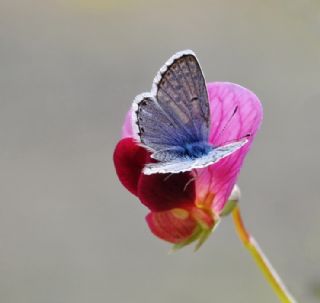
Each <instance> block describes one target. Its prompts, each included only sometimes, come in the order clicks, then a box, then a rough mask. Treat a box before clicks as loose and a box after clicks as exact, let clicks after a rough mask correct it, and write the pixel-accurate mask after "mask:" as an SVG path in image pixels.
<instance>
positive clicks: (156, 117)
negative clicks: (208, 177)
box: [132, 50, 248, 175]
mask: <svg viewBox="0 0 320 303" xmlns="http://www.w3.org/2000/svg"><path fill="white" fill-rule="evenodd" d="M213 110H214V109H213ZM132 125H133V130H134V135H135V138H136V139H137V141H138V142H139V144H141V145H142V146H143V147H145V148H146V149H147V150H149V151H150V152H151V158H153V159H155V160H157V162H156V163H149V164H146V165H145V167H144V169H143V173H144V174H146V175H151V174H156V173H172V174H174V173H180V172H186V171H191V170H192V169H196V168H204V167H207V166H209V165H211V164H214V163H216V162H218V161H219V160H221V159H223V158H225V157H227V156H229V155H230V154H232V153H234V152H235V151H236V150H238V149H239V148H241V147H242V146H243V145H245V144H246V143H247V142H248V139H246V138H242V139H241V140H238V141H233V142H231V143H228V144H224V145H221V146H213V145H212V144H211V143H209V141H208V140H209V132H210V108H209V101H208V93H207V88H206V84H205V79H204V76H203V73H202V70H201V67H200V64H199V62H198V60H197V58H196V55H195V54H194V52H193V51H191V50H184V51H181V52H178V53H176V54H175V55H173V56H172V57H171V58H170V59H169V60H168V61H167V62H166V63H165V65H164V66H163V67H162V68H161V69H160V70H159V72H158V74H157V75H156V77H155V79H154V81H153V85H152V89H151V92H149V93H142V94H140V95H138V96H137V97H136V98H135V99H134V101H133V104H132Z"/></svg>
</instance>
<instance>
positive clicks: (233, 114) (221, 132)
mask: <svg viewBox="0 0 320 303" xmlns="http://www.w3.org/2000/svg"><path fill="white" fill-rule="evenodd" d="M237 111H238V105H237V106H236V107H235V108H234V110H233V113H232V115H231V116H230V118H229V119H228V121H227V122H226V124H225V125H224V127H223V128H222V130H221V131H220V133H219V134H218V136H217V138H220V137H221V136H222V135H223V133H224V131H225V130H226V129H227V128H228V126H229V124H230V122H231V120H232V118H233V117H234V116H235V114H236V113H237Z"/></svg>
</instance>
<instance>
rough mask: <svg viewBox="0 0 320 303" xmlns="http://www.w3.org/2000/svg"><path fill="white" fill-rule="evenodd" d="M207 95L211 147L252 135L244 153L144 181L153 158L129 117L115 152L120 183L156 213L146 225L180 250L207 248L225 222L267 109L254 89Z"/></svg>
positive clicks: (228, 86) (219, 89) (213, 88)
mask: <svg viewBox="0 0 320 303" xmlns="http://www.w3.org/2000/svg"><path fill="white" fill-rule="evenodd" d="M207 90H208V96H209V103H210V113H211V127H210V135H209V142H210V143H212V144H213V145H214V146H219V145H222V144H225V143H227V142H230V141H234V140H237V139H240V138H243V137H245V136H246V135H248V134H250V137H248V140H249V142H248V143H247V144H246V145H244V146H243V147H241V148H240V149H239V150H237V151H236V152H234V153H233V154H231V155H230V156H228V157H226V158H224V159H222V160H220V161H219V162H217V163H215V164H213V165H211V166H208V167H206V168H202V169H196V170H193V171H192V172H186V173H180V174H175V175H173V176H171V177H168V176H167V175H164V174H156V175H150V176H147V175H144V174H143V173H142V169H143V167H144V165H145V164H146V163H148V162H151V158H150V155H149V152H148V151H147V150H145V149H144V148H143V147H141V146H139V145H138V144H137V143H136V142H135V141H134V140H133V131H132V122H131V113H130V111H129V113H128V114H127V116H126V119H125V123H124V125H123V128H122V138H123V139H122V140H120V141H119V143H118V145H117V147H116V149H115V152H114V163H115V168H116V172H117V174H118V177H119V179H120V181H121V182H122V184H123V185H124V186H125V187H126V188H127V189H128V190H129V191H130V192H131V193H133V194H134V195H136V196H137V197H138V198H139V199H140V201H141V202H142V203H143V204H144V205H145V206H147V207H148V208H149V210H150V213H149V214H148V215H147V217H146V221H147V223H148V225H149V228H150V229H151V231H152V232H153V233H154V234H155V235H156V236H158V237H159V238H161V239H163V240H166V241H168V242H171V243H174V244H176V245H177V246H183V245H185V244H189V243H191V242H193V241H194V240H198V241H199V242H198V245H201V243H203V241H204V240H205V239H206V238H207V236H208V235H209V233H210V232H211V230H212V229H213V227H214V226H215V225H216V223H217V222H218V221H219V219H220V215H221V213H222V211H223V209H224V207H225V204H226V202H227V200H228V198H229V196H230V193H231V191H232V188H233V187H234V185H235V183H236V179H237V176H238V174H239V172H240V168H241V166H242V164H243V160H244V158H245V156H246V154H247V153H248V151H249V149H250V147H251V145H252V142H253V139H254V137H255V135H256V132H257V130H258V129H259V127H260V124H261V121H262V107H261V103H260V101H259V99H258V98H257V97H256V96H255V95H254V94H253V93H252V92H251V91H249V90H248V89H246V88H243V87H241V86H239V85H236V84H232V83H224V82H215V83H209V84H207ZM235 109H237V111H236V113H235V114H234V116H232V115H233V113H234V111H235ZM193 180H195V181H194V182H192V181H193ZM187 184H188V185H187Z"/></svg>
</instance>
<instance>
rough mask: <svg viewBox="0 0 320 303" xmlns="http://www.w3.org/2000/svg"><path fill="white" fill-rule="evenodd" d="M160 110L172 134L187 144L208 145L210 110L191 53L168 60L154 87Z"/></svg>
mask: <svg viewBox="0 0 320 303" xmlns="http://www.w3.org/2000/svg"><path fill="white" fill-rule="evenodd" d="M154 87H155V89H154V91H155V92H156V99H157V102H158V104H159V105H160V107H161V108H162V109H163V110H164V111H165V112H166V113H167V114H168V116H169V117H170V118H171V119H172V120H173V121H174V123H175V125H176V129H175V133H176V132H179V133H181V134H184V136H186V137H187V141H186V142H187V143H188V141H189V142H202V141H204V142H207V140H208V133H209V124H210V110H209V102H208V95H207V90H206V85H205V80H204V77H203V74H202V71H201V68H200V65H199V63H198V61H197V59H196V57H195V55H194V54H192V53H188V52H186V53H183V52H182V53H180V55H176V58H175V57H173V59H172V60H171V62H170V60H169V64H168V65H167V66H166V68H163V69H162V72H161V73H160V76H158V77H157V78H156V80H155V83H154Z"/></svg>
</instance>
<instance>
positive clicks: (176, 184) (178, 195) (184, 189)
mask: <svg viewBox="0 0 320 303" xmlns="http://www.w3.org/2000/svg"><path fill="white" fill-rule="evenodd" d="M192 178H193V177H192V175H191V173H189V172H186V173H180V174H174V175H171V176H170V174H154V175H150V176H147V175H143V174H141V177H140V180H139V184H138V197H139V199H140V200H141V202H142V203H143V204H144V205H145V206H147V207H148V208H149V209H150V210H151V211H164V210H169V209H171V208H179V207H190V206H193V205H194V202H195V197H196V191H195V184H194V181H192Z"/></svg>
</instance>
